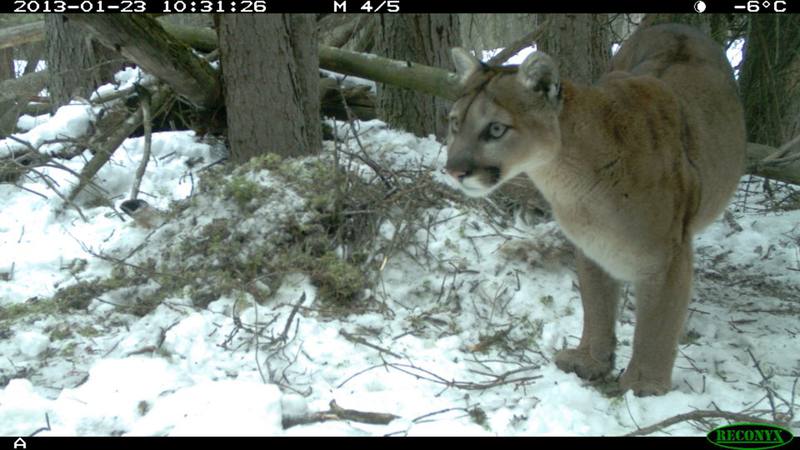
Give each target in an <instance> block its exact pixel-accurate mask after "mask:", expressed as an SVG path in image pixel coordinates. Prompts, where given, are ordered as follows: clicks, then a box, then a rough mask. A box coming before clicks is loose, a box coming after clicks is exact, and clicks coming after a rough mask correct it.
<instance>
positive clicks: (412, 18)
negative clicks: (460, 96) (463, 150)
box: [378, 14, 460, 138]
mask: <svg viewBox="0 0 800 450" xmlns="http://www.w3.org/2000/svg"><path fill="white" fill-rule="evenodd" d="M380 18H381V24H380V27H379V32H378V36H379V37H378V45H379V46H380V52H379V53H380V54H382V55H384V56H387V57H389V58H392V59H399V60H405V61H412V62H417V63H420V64H425V65H429V66H434V67H442V68H445V69H447V70H450V71H452V69H453V67H452V62H451V61H450V48H452V47H455V46H457V45H459V42H460V37H459V27H458V16H457V15H455V14H402V15H399V14H388V15H383V16H381V17H380ZM449 110H450V105H449V104H448V103H446V102H444V101H442V100H440V99H437V98H433V97H430V96H427V95H422V94H420V93H418V92H414V91H408V90H404V89H399V88H396V87H393V86H388V85H385V84H380V85H378V116H379V117H381V119H383V120H384V121H385V122H386V123H388V124H390V125H391V126H393V127H397V128H403V129H405V130H406V131H409V132H412V133H414V134H416V135H418V136H427V135H429V134H435V135H436V136H437V137H439V138H443V137H444V136H445V135H446V134H447V114H448V113H449Z"/></svg>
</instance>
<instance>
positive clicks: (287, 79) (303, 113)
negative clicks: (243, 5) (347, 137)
mask: <svg viewBox="0 0 800 450" xmlns="http://www.w3.org/2000/svg"><path fill="white" fill-rule="evenodd" d="M219 33H220V50H221V59H222V71H223V73H224V79H225V105H226V107H227V114H228V140H229V142H230V148H231V155H232V157H233V159H234V160H235V161H238V162H244V161H247V160H248V159H250V158H251V157H253V156H256V155H261V154H264V153H277V154H280V155H284V156H302V155H310V154H315V153H317V152H319V150H320V147H321V126H320V121H319V57H318V55H317V39H316V23H315V20H314V16H313V15H306V14H261V15H244V14H241V15H240V14H227V15H222V16H221V20H220V30H219Z"/></svg>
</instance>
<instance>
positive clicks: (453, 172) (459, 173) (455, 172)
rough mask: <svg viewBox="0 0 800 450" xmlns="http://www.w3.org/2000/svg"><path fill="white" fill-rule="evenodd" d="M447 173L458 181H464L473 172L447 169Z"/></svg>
mask: <svg viewBox="0 0 800 450" xmlns="http://www.w3.org/2000/svg"><path fill="white" fill-rule="evenodd" d="M445 171H446V172H447V173H448V174H449V175H450V176H451V177H453V178H455V179H456V180H458V181H464V178H466V177H468V176H469V175H470V174H471V173H472V172H471V171H470V170H467V169H445Z"/></svg>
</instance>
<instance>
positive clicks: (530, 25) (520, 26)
mask: <svg viewBox="0 0 800 450" xmlns="http://www.w3.org/2000/svg"><path fill="white" fill-rule="evenodd" d="M458 16H459V22H460V23H459V26H460V29H461V41H462V43H463V46H464V47H465V48H468V49H470V50H473V51H474V52H475V53H476V54H477V55H478V57H479V58H480V56H481V53H480V52H481V51H484V50H492V49H496V48H505V47H506V46H507V45H509V44H511V43H512V42H514V41H515V40H517V39H519V38H520V37H521V36H525V35H526V34H528V33H530V32H531V30H533V29H534V28H535V26H536V23H537V21H536V14H459V15H458Z"/></svg>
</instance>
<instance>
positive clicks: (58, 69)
mask: <svg viewBox="0 0 800 450" xmlns="http://www.w3.org/2000/svg"><path fill="white" fill-rule="evenodd" d="M44 20H45V34H46V38H45V46H46V52H47V55H46V59H47V67H48V68H49V69H50V70H49V72H50V80H49V83H48V86H47V87H48V90H49V91H50V104H51V105H52V108H57V107H59V106H61V105H64V104H66V103H69V101H70V99H71V98H72V97H76V96H78V97H84V98H88V97H89V95H90V94H91V93H92V91H94V90H95V89H96V88H97V86H99V85H101V84H103V83H104V82H106V81H107V80H108V79H109V78H110V77H111V75H112V71H113V68H112V67H111V66H112V63H111V62H109V59H111V58H112V57H113V56H114V53H113V52H111V51H110V50H107V49H104V48H102V47H101V46H98V45H95V44H94V43H93V42H92V40H91V39H90V38H89V36H87V34H86V31H85V30H84V29H83V28H81V27H80V26H78V25H77V24H75V23H73V22H71V21H69V20H67V19H65V17H64V16H63V15H62V14H46V15H45V18H44ZM117 57H118V56H117Z"/></svg>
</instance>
